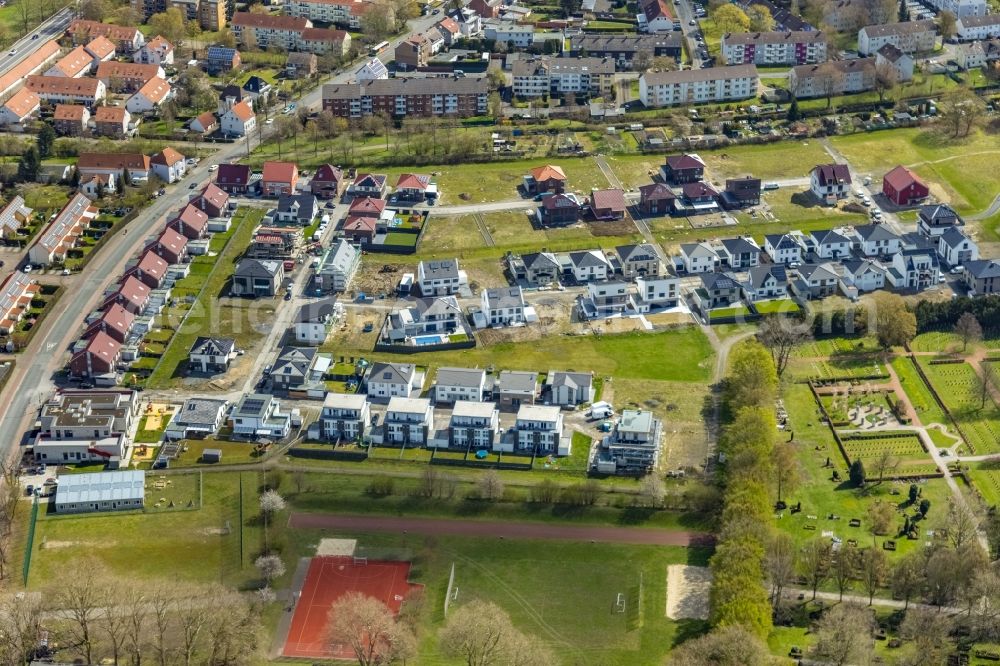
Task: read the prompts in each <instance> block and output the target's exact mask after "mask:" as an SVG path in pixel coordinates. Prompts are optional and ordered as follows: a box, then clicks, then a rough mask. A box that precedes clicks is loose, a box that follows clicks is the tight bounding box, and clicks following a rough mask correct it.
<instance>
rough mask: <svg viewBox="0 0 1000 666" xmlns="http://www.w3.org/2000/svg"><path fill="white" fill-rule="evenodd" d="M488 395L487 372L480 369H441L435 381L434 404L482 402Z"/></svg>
mask: <svg viewBox="0 0 1000 666" xmlns="http://www.w3.org/2000/svg"><path fill="white" fill-rule="evenodd" d="M485 395H486V371H485V370H480V369H478V368H440V369H439V370H438V373H437V378H436V379H435V380H434V402H435V403H438V404H440V403H446V402H455V401H457V400H471V401H473V402H479V401H481V400H482V399H483V398H484V397H485Z"/></svg>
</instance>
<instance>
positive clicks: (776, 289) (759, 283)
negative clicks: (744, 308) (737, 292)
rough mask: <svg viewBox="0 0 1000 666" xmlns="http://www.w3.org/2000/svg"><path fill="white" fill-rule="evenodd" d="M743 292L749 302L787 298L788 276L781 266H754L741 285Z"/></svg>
mask: <svg viewBox="0 0 1000 666" xmlns="http://www.w3.org/2000/svg"><path fill="white" fill-rule="evenodd" d="M743 292H744V293H745V294H746V295H747V297H748V298H749V299H750V300H751V301H764V300H768V299H772V298H785V297H786V296H788V274H787V273H786V271H785V267H784V266H783V265H781V264H767V265H764V266H754V267H753V268H751V269H750V271H749V273H748V274H747V279H746V281H745V282H744V283H743Z"/></svg>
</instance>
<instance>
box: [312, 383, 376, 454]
mask: <svg viewBox="0 0 1000 666" xmlns="http://www.w3.org/2000/svg"><path fill="white" fill-rule="evenodd" d="M370 429H371V415H370V407H369V404H368V397H367V396H366V395H365V394H363V393H327V394H326V397H325V398H323V410H322V411H321V412H320V415H319V428H318V430H319V432H318V433H317V435H318V438H320V439H324V440H327V441H331V442H336V441H345V442H357V441H363V440H364V439H365V437H367V435H368V432H369V430H370ZM310 436H312V430H310Z"/></svg>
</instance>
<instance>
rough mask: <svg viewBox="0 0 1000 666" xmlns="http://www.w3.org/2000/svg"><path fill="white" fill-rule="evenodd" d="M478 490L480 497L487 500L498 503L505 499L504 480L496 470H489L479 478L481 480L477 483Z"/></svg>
mask: <svg viewBox="0 0 1000 666" xmlns="http://www.w3.org/2000/svg"><path fill="white" fill-rule="evenodd" d="M476 489H477V490H478V491H479V496H480V497H481V498H483V499H485V500H489V501H491V502H497V501H499V500H501V499H503V491H504V485H503V480H502V479H501V478H500V475H499V474H497V471H496V470H494V469H490V470H487V471H486V473H485V474H483V475H482V476H481V477H479V480H478V481H476Z"/></svg>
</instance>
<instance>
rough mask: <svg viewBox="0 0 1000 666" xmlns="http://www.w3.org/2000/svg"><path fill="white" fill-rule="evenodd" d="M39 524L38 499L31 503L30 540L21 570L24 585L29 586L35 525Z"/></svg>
mask: <svg viewBox="0 0 1000 666" xmlns="http://www.w3.org/2000/svg"><path fill="white" fill-rule="evenodd" d="M37 522H38V497H37V496H36V497H35V498H34V499H33V500H32V502H31V517H30V518H29V519H28V538H27V539H26V540H25V543H24V566H23V567H22V570H21V578H22V583H23V584H24V585H27V584H28V573H29V572H30V571H31V551H32V550H33V548H34V545H35V523H37Z"/></svg>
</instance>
